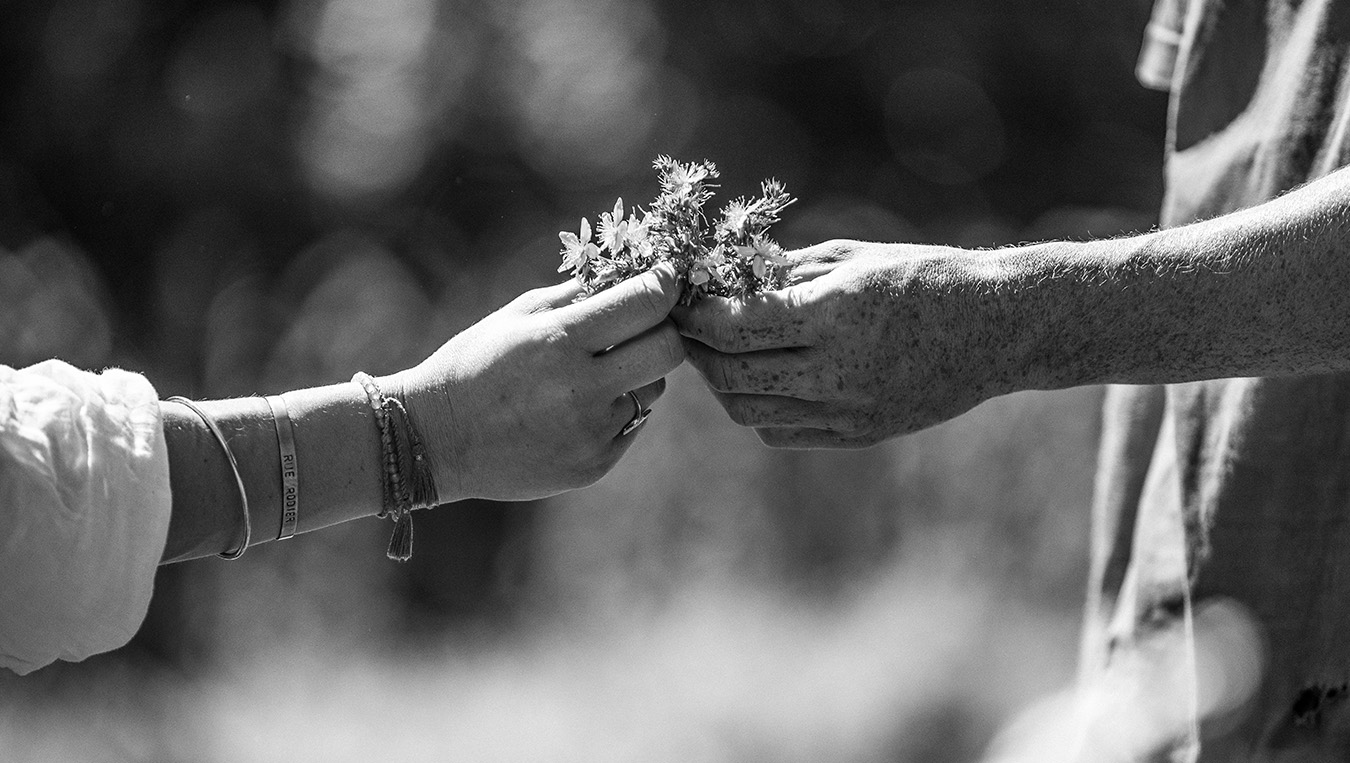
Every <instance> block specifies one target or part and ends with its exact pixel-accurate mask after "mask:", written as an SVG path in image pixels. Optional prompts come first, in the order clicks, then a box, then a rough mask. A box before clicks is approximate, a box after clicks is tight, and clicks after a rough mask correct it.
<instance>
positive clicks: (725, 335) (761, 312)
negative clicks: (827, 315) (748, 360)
mask: <svg viewBox="0 0 1350 763" xmlns="http://www.w3.org/2000/svg"><path fill="white" fill-rule="evenodd" d="M809 286H810V285H809V284H798V285H796V286H789V287H788V288H786V289H780V290H778V291H770V292H765V293H763V294H752V295H748V296H745V297H735V298H726V297H704V298H702V299H700V300H699V301H698V302H697V303H695V304H693V305H691V306H687V307H686V306H680V307H676V308H675V309H674V310H672V311H671V314H670V317H671V318H673V319H674V320H675V323H676V325H678V326H679V327H680V333H681V334H684V335H685V336H687V337H690V338H692V339H697V340H699V341H700V342H702V343H704V344H706V345H708V346H709V347H712V348H713V349H716V350H720V351H722V352H729V353H734V352H754V351H756V350H772V349H782V348H786V347H808V346H810V345H812V344H813V343H814V340H815V332H814V330H813V326H812V323H811V318H812V313H813V311H811V310H809V309H808V306H809V300H808V299H807V296H808V294H809V292H808V288H809Z"/></svg>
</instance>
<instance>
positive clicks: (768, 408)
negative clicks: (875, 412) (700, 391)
mask: <svg viewBox="0 0 1350 763" xmlns="http://www.w3.org/2000/svg"><path fill="white" fill-rule="evenodd" d="M713 397H715V398H717V402H719V403H721V404H722V408H723V409H725V410H726V412H727V416H729V417H730V418H731V420H732V421H734V422H736V423H737V424H740V425H741V426H743V427H754V428H756V429H761V428H766V427H772V428H794V429H798V428H806V429H815V430H821V431H823V432H832V433H834V434H836V435H838V436H841V437H853V436H855V435H858V434H860V433H861V432H862V431H863V428H864V427H863V426H862V425H860V422H859V420H858V417H857V416H856V415H855V414H853V413H852V412H851V411H846V410H844V409H842V408H840V407H839V406H838V405H837V404H832V403H822V402H819V401H816V400H801V399H798V398H795V397H783V396H781V395H728V394H726V393H723V392H716V391H714V392H713Z"/></svg>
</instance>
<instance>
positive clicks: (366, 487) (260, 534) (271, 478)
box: [160, 383, 382, 562]
mask: <svg viewBox="0 0 1350 763" xmlns="http://www.w3.org/2000/svg"><path fill="white" fill-rule="evenodd" d="M284 398H285V401H286V405H287V409H288V412H289V415H290V419H291V428H292V432H293V435H294V440H295V455H296V466H297V470H298V475H297V476H298V487H299V495H298V501H297V509H298V516H297V525H296V532H308V531H310V530H317V529H319V528H321V527H327V526H329V525H332V524H336V523H338V522H343V521H346V520H349V519H356V518H359V517H365V516H371V515H373V514H376V513H378V512H379V511H380V509H381V502H382V490H381V483H380V471H379V464H380V441H379V435H378V430H377V428H376V425H375V422H374V419H373V415H372V412H371V409H370V404H369V403H368V402H367V398H366V395H365V393H364V392H363V391H362V389H361V387H360V386H359V385H357V384H354V383H347V384H336V385H332V386H327V387H317V388H312V389H303V390H297V391H294V392H287V393H285V396H284ZM197 405H198V407H199V408H201V409H202V411H203V412H204V413H206V414H207V415H208V416H210V417H211V418H212V419H213V420H214V421H215V423H216V425H217V426H218V427H219V428H220V430H221V432H222V433H223V434H224V435H225V437H226V439H227V440H228V441H229V444H230V450H231V452H232V453H233V454H234V456H235V459H236V461H237V462H238V465H239V474H240V477H241V478H242V479H243V482H244V489H245V491H246V493H247V496H248V506H249V516H250V520H251V525H252V539H251V541H250V545H255V544H258V543H262V542H266V541H270V540H274V539H276V538H277V536H278V533H279V532H280V529H281V520H282V511H283V502H282V477H281V459H280V447H279V445H278V443H277V434H276V432H277V430H276V422H275V421H274V419H273V416H272V412H271V409H270V408H269V407H268V405H267V402H266V401H265V399H264V398H262V397H249V398H239V399H230V400H207V401H201V402H198V403H197ZM160 408H161V411H162V412H163V419H164V433H165V438H166V440H167V444H168V451H169V479H170V484H171V486H172V491H173V514H172V517H171V519H170V522H169V536H168V542H167V544H166V546H165V550H164V556H163V561H165V562H173V561H182V560H185V559H192V558H195V557H201V556H210V555H213V554H218V553H220V552H222V551H231V550H235V549H237V548H238V547H239V544H240V543H241V542H242V540H243V533H244V522H243V513H242V504H241V500H240V495H239V487H238V484H237V483H236V481H235V478H234V473H233V471H232V470H231V468H230V465H229V462H228V461H227V460H226V457H225V454H224V451H223V450H222V449H221V447H220V443H219V442H218V441H217V440H216V438H215V436H214V435H213V434H212V433H211V432H210V430H209V429H208V428H207V427H206V425H205V423H204V422H203V421H202V420H201V418H200V417H199V416H198V415H197V414H196V413H195V412H194V411H192V410H191V409H190V408H188V407H187V406H185V405H183V404H181V403H174V402H164V403H161V406H160Z"/></svg>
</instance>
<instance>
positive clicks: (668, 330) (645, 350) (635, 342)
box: [595, 320, 684, 394]
mask: <svg viewBox="0 0 1350 763" xmlns="http://www.w3.org/2000/svg"><path fill="white" fill-rule="evenodd" d="M595 362H596V365H597V366H598V368H599V373H600V374H601V375H602V376H603V377H604V379H605V385H606V386H605V389H608V390H610V391H611V392H613V393H615V394H618V393H619V392H622V391H624V390H628V389H634V388H636V387H640V386H642V385H644V384H648V383H650V382H652V381H654V380H656V379H659V378H661V377H662V376H665V375H666V374H668V373H670V372H671V371H674V370H675V369H676V368H677V367H679V365H680V364H681V363H683V362H684V340H683V339H681V337H680V332H679V331H677V330H676V329H675V324H674V323H672V322H670V321H669V320H667V321H662V322H661V323H658V324H657V325H655V326H653V327H651V328H649V329H647V330H646V331H645V332H643V333H642V334H640V335H638V336H636V337H634V338H632V339H629V340H628V341H626V342H624V343H623V344H621V345H619V346H617V347H614V348H613V349H611V350H609V351H608V352H604V353H601V354H600V355H597V356H595Z"/></svg>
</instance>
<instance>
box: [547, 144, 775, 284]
mask: <svg viewBox="0 0 1350 763" xmlns="http://www.w3.org/2000/svg"><path fill="white" fill-rule="evenodd" d="M652 166H653V167H655V169H656V171H657V174H658V176H659V179H660V183H661V192H660V193H659V194H657V197H656V199H655V200H654V201H653V202H652V204H651V207H650V208H649V209H648V210H646V211H645V212H641V218H640V219H639V217H638V215H639V213H640V210H639V209H638V208H637V207H634V208H633V209H631V210H630V211H629V215H628V218H627V219H625V218H624V206H623V199H622V198H621V199H619V200H618V201H616V202H615V203H614V210H613V211H612V212H605V213H603V214H601V215H600V224H599V226H598V230H597V231H596V232H595V233H596V234H597V235H598V236H599V240H598V241H593V240H592V231H591V224H590V221H589V220H587V219H586V218H584V217H583V218H581V232H580V233H579V234H577V233H572V232H571V231H563V232H561V233H559V234H558V237H559V238H560V239H562V243H563V248H562V260H563V261H562V265H561V266H559V268H558V272H563V271H571V272H572V274H573V275H574V276H575V277H576V279H577V282H578V283H580V284H581V285H582V287H583V289H584V290H585V291H584V293H585V295H586V296H589V295H591V294H594V293H596V292H598V291H602V290H604V289H607V288H609V287H610V286H613V285H614V284H616V283H618V282H620V281H622V280H624V279H626V278H630V277H632V276H635V275H637V274H639V273H643V272H645V271H647V270H650V269H651V268H652V267H654V266H655V265H656V264H657V263H658V262H670V263H671V264H673V265H674V266H675V272H676V274H677V275H678V277H679V279H680V288H681V293H680V304H682V305H688V304H690V303H692V302H693V301H694V300H696V299H698V298H699V297H700V296H702V295H704V294H711V295H714V296H721V297H730V296H740V295H744V294H754V293H757V292H760V291H766V290H772V289H779V288H782V287H783V286H786V285H787V282H788V277H787V271H786V268H785V267H784V266H785V265H787V263H788V261H787V258H785V257H784V256H783V248H782V247H781V246H779V245H778V244H777V243H775V242H774V241H773V239H771V238H769V237H768V230H769V226H771V225H773V224H774V223H776V222H778V220H779V216H780V214H781V213H782V211H783V209H784V208H785V207H787V206H788V205H789V204H791V203H792V202H794V201H796V199H794V198H792V196H790V195H788V192H787V189H785V188H784V187H783V184H782V183H780V182H778V181H777V180H765V181H764V182H763V183H761V184H760V193H761V195H760V196H757V197H755V198H753V199H746V198H743V197H742V198H739V199H736V200H735V201H733V202H731V203H729V204H727V205H726V206H725V207H723V208H722V215H721V217H720V219H718V221H717V222H716V224H714V225H713V226H712V227H711V228H709V227H708V225H707V220H706V218H705V217H704V215H703V205H704V204H706V203H707V202H708V201H709V200H710V199H712V197H713V192H712V190H711V189H712V188H716V187H717V186H716V185H715V184H712V183H709V182H708V181H710V180H713V179H716V178H717V176H718V173H717V167H716V165H714V164H713V163H712V162H709V161H703V162H696V163H688V164H682V163H680V162H677V161H675V160H674V159H671V158H670V157H668V156H659V157H657V158H656V161H655V162H653V163H652Z"/></svg>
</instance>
